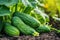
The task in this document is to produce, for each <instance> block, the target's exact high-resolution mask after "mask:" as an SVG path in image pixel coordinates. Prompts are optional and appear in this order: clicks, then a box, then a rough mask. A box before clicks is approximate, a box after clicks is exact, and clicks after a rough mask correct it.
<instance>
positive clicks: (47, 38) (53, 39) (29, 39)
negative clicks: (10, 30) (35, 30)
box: [0, 31, 60, 40]
mask: <svg viewBox="0 0 60 40" xmlns="http://www.w3.org/2000/svg"><path fill="white" fill-rule="evenodd" d="M0 40H60V38H59V37H58V35H56V34H55V32H53V31H52V32H49V33H42V34H40V36H39V37H33V36H24V35H23V36H20V37H2V38H0Z"/></svg>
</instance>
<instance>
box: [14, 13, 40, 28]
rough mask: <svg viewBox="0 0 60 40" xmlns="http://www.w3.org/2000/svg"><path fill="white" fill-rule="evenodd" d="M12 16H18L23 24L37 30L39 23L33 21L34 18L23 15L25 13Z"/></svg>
mask: <svg viewBox="0 0 60 40" xmlns="http://www.w3.org/2000/svg"><path fill="white" fill-rule="evenodd" d="M14 16H18V17H19V18H21V19H22V20H23V22H24V23H25V24H27V25H29V26H31V27H33V28H37V27H38V26H39V25H40V22H39V21H38V20H37V19H35V18H34V17H32V16H30V15H28V14H25V13H18V12H16V13H15V14H14Z"/></svg>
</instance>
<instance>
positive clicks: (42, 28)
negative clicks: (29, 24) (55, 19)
mask: <svg viewBox="0 0 60 40" xmlns="http://www.w3.org/2000/svg"><path fill="white" fill-rule="evenodd" d="M36 31H37V32H39V33H47V32H50V31H51V30H50V26H48V25H40V26H39V27H38V28H36Z"/></svg>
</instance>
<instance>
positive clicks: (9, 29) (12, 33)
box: [4, 23, 20, 36]
mask: <svg viewBox="0 0 60 40" xmlns="http://www.w3.org/2000/svg"><path fill="white" fill-rule="evenodd" d="M4 31H5V33H6V34H7V35H9V36H19V34H20V31H19V30H18V29H17V28H16V27H14V26H12V25H10V24H9V23H6V24H5V28H4Z"/></svg>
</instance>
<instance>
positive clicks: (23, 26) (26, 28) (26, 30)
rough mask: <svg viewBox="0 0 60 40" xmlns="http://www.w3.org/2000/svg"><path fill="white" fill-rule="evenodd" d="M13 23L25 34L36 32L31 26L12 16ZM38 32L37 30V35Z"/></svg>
mask: <svg viewBox="0 0 60 40" xmlns="http://www.w3.org/2000/svg"><path fill="white" fill-rule="evenodd" d="M12 22H13V25H15V26H16V27H17V28H18V29H19V30H20V31H21V32H22V33H23V34H25V35H33V36H34V33H36V31H35V30H34V29H33V28H31V27H30V26H28V25H26V24H25V23H24V22H23V21H22V20H21V19H20V18H19V17H16V16H14V17H13V19H12ZM38 35H39V33H38V32H37V35H35V36H38Z"/></svg>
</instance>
